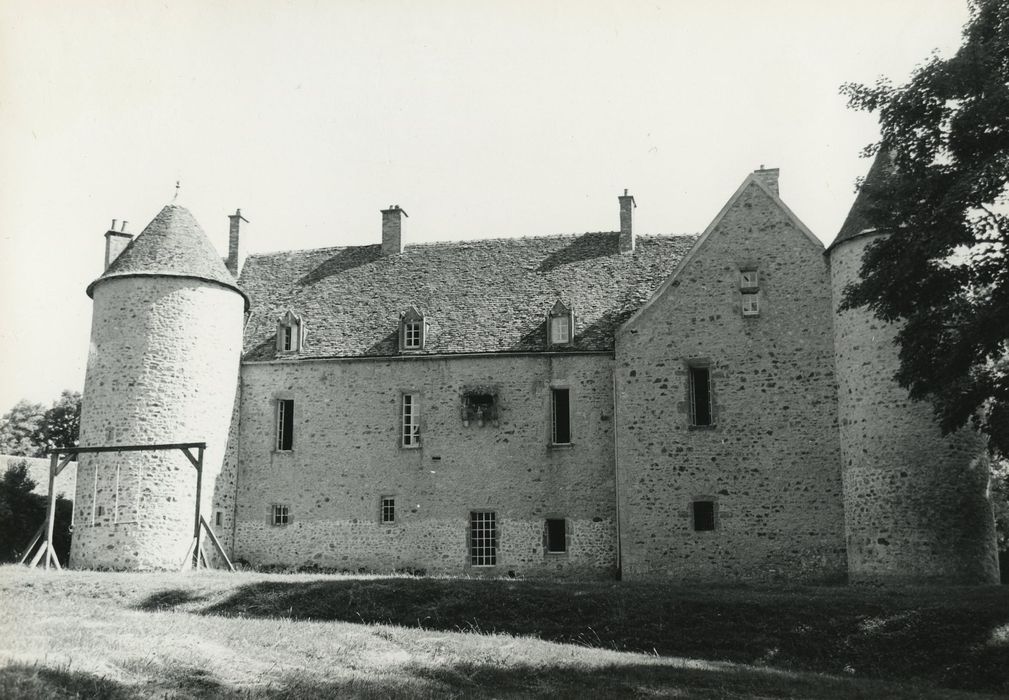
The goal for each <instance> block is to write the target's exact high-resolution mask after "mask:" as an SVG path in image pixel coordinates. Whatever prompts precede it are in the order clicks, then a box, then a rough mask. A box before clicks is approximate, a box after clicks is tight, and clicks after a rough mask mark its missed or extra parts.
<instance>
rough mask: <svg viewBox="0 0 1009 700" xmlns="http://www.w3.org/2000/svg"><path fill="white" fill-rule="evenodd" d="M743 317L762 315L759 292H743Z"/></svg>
mask: <svg viewBox="0 0 1009 700" xmlns="http://www.w3.org/2000/svg"><path fill="white" fill-rule="evenodd" d="M743 315H744V316H759V315H760V294H759V293H758V292H743Z"/></svg>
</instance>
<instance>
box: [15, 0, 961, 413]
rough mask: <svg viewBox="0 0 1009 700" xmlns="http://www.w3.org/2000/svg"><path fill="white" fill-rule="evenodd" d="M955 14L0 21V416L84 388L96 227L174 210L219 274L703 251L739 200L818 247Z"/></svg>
mask: <svg viewBox="0 0 1009 700" xmlns="http://www.w3.org/2000/svg"><path fill="white" fill-rule="evenodd" d="M966 20H967V8H966V2H965V0H845V2H828V1H827V0H814V1H810V0H763V1H762V2H759V3H755V2H749V1H744V0H715V1H712V2H696V1H695V0H689V1H687V0H682V1H670V2H654V1H653V2H637V1H635V0H622V1H619V2H617V1H612V2H611V1H609V0H559V1H556V2H542V1H539V2H533V1H531V0H528V1H527V0H509V1H508V2H498V3H490V2H482V1H480V0H428V1H427V2H424V3H415V2H406V1H403V2H390V1H387V0H367V1H355V0H331V1H326V2H322V1H320V2H311V1H308V0H286V1H281V0H242V1H237V0H236V1H234V2H222V1H221V0H173V1H172V2H167V1H165V2H147V1H145V0H138V1H134V2H128V1H127V0H115V1H110V0H89V1H88V2H86V3H82V2H79V1H78V0H0V313H2V318H3V319H4V323H3V324H2V325H0V413H2V412H6V411H7V410H9V408H10V407H11V406H13V405H14V403H15V402H17V401H18V400H19V399H21V398H27V399H30V400H32V401H38V402H42V403H45V404H47V405H48V404H50V403H52V402H53V401H54V400H56V398H58V396H59V393H60V391H61V390H62V389H74V390H80V389H81V388H82V387H83V384H84V372H85V366H86V362H87V353H88V343H89V335H90V324H91V300H90V299H89V298H88V297H87V296H86V295H85V293H84V289H85V287H86V286H87V284H88V283H89V282H90V281H92V280H93V279H94V278H96V277H97V276H98V275H100V274H101V272H102V263H103V255H104V243H105V240H104V233H105V231H106V230H107V229H108V228H109V226H110V224H111V221H112V219H118V220H120V221H122V220H123V219H125V220H127V221H128V222H129V223H128V225H127V231H128V232H132V233H134V234H137V233H140V231H142V230H143V228H144V226H146V224H147V223H148V222H149V221H150V220H151V219H152V218H154V216H155V215H156V214H157V213H158V211H159V210H160V209H161V207H163V206H164V205H165V204H167V203H168V202H170V201H171V200H172V198H173V196H174V195H175V191H176V182H179V183H180V188H179V197H178V202H179V203H180V204H183V205H184V206H186V207H187V208H189V209H190V211H192V212H193V214H194V216H195V217H196V219H197V220H198V221H199V222H200V223H201V225H202V226H203V228H204V230H205V231H206V232H207V234H208V235H209V237H210V239H211V241H213V243H214V244H215V245H216V246H217V247H218V250H220V251H221V253H222V256H223V255H224V254H226V253H227V234H228V219H227V214H229V213H233V212H234V211H235V209H236V208H239V207H240V208H241V209H242V213H243V215H244V216H245V217H246V218H247V219H248V220H249V223H248V224H244V225H243V226H244V228H243V232H242V253H243V255H244V254H249V253H257V252H267V251H273V250H283V249H297V248H316V247H326V246H341V245H367V244H372V243H377V242H378V241H379V240H380V237H381V228H380V224H381V215H380V213H379V211H380V210H381V209H383V208H385V207H387V206H388V205H390V204H399V205H400V206H402V207H403V208H404V209H406V210H407V212H408V214H409V218H407V219H405V221H404V239H405V242H406V243H407V244H410V243H412V242H426V241H446V240H465V239H477V238H487V237H511V236H521V235H526V236H535V235H548V234H557V233H581V232H586V231H612V230H616V229H617V228H619V220H618V208H617V196H618V195H619V194H620V193H622V192H623V190H624V188H627V189H628V190H629V191H630V193H631V194H633V195H634V196H635V200H636V202H637V204H638V208H637V210H636V211H635V230H636V231H637V232H638V233H641V234H646V235H647V234H658V233H662V234H670V233H697V232H700V231H702V230H703V229H704V228H705V227H706V226H707V224H708V223H709V222H710V221H711V219H712V218H714V216H715V215H716V214H717V212H718V211H719V209H720V208H721V207H722V205H723V204H724V203H725V201H726V200H727V199H728V197H729V196H730V195H731V194H732V193H733V192H734V191H735V189H736V188H737V187H738V186H739V184H740V183H741V182H742V181H743V179H744V178H745V177H746V175H747V174H748V173H749V172H751V171H752V170H754V169H756V168H759V167H760V166H761V165H764V166H766V167H777V168H780V169H781V176H780V188H781V196H782V199H783V200H784V201H785V202H786V203H787V204H788V205H789V207H790V208H791V209H792V210H793V211H794V212H795V213H796V214H797V215H798V216H799V218H800V219H802V220H803V221H804V222H805V223H806V224H807V225H808V226H809V227H810V229H811V230H812V231H813V232H814V233H815V234H816V235H817V236H818V237H819V238H820V239H821V240H822V241H824V243H825V244H827V243H829V242H830V241H831V240H832V239H833V236H834V235H835V234H836V233H837V231H838V229H839V228H840V226H841V223H842V221H843V220H844V216H845V214H846V213H847V210H848V208H849V207H850V206H851V203H852V200H853V199H854V183H855V180H856V178H857V177H859V176H861V175H864V174H865V172H866V171H867V170H868V162H867V161H866V160H865V159H862V158H860V157H859V152H860V150H861V149H862V148H863V147H864V146H866V145H867V144H869V143H871V142H873V141H874V140H875V139H876V138H877V136H878V127H877V122H876V119H875V117H874V116H873V115H870V114H865V113H860V112H854V111H852V110H850V109H848V108H847V106H846V100H845V98H844V97H843V96H842V95H840V94H839V92H838V87H839V86H840V85H841V84H842V83H844V82H849V81H850V82H862V83H871V82H874V81H875V80H876V79H877V78H878V77H879V76H888V77H890V78H892V79H893V80H894V81H896V82H903V81H904V80H906V78H907V77H908V76H909V75H910V72H911V71H912V69H913V68H914V66H915V65H917V64H919V63H920V62H922V61H923V60H924V59H925V58H926V57H927V56H928V55H929V54H930V53H931V52H932V51H933V50H938V51H939V53H940V54H941V55H951V54H952V53H953V52H954V51H955V50H956V47H957V46H958V45H959V42H960V30H961V27H962V26H963V24H964V23H965V22H966Z"/></svg>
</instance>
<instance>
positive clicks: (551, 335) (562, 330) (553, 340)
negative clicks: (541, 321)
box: [547, 301, 575, 346]
mask: <svg viewBox="0 0 1009 700" xmlns="http://www.w3.org/2000/svg"><path fill="white" fill-rule="evenodd" d="M574 335H575V315H574V313H573V312H572V311H571V307H569V306H567V305H566V304H565V303H564V302H562V301H558V302H557V303H556V304H554V305H553V308H552V309H550V313H549V314H548V315H547V344H548V345H550V346H555V345H570V344H571V340H572V338H574Z"/></svg>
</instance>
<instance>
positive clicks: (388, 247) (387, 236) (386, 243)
mask: <svg viewBox="0 0 1009 700" xmlns="http://www.w3.org/2000/svg"><path fill="white" fill-rule="evenodd" d="M404 216H410V215H409V214H407V213H406V209H400V208H399V205H398V204H390V205H389V208H388V209H383V210H382V255H396V254H397V253H402V252H403V217H404Z"/></svg>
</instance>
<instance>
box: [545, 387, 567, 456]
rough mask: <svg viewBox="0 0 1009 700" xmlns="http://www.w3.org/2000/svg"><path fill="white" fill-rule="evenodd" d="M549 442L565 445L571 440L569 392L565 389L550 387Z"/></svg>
mask: <svg viewBox="0 0 1009 700" xmlns="http://www.w3.org/2000/svg"><path fill="white" fill-rule="evenodd" d="M550 403H551V414H552V415H551V418H552V420H551V423H552V425H551V434H550V442H552V443H553V444H555V445H567V444H569V443H570V442H571V394H570V392H569V391H568V390H567V389H551V390H550Z"/></svg>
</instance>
